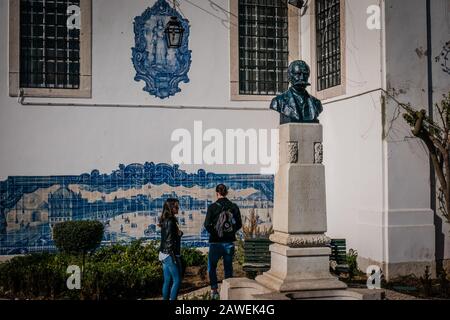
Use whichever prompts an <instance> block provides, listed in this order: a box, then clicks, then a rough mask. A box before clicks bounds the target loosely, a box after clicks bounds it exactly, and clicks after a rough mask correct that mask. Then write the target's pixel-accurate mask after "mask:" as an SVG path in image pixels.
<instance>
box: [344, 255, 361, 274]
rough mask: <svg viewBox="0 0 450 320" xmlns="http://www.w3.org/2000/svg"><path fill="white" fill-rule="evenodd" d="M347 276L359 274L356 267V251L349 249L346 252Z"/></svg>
mask: <svg viewBox="0 0 450 320" xmlns="http://www.w3.org/2000/svg"><path fill="white" fill-rule="evenodd" d="M347 264H348V277H349V278H350V279H353V278H354V277H355V276H356V275H358V274H359V269H358V251H356V250H354V249H350V250H349V251H348V254H347Z"/></svg>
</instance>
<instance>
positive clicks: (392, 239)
mask: <svg viewBox="0 0 450 320" xmlns="http://www.w3.org/2000/svg"><path fill="white" fill-rule="evenodd" d="M431 5H432V45H433V52H431V53H428V52H427V29H426V1H425V0H414V1H398V0H396V1H392V0H391V1H386V8H387V11H386V17H387V19H386V39H387V40H386V43H387V46H386V52H387V54H386V64H387V89H388V91H389V92H395V95H396V98H397V99H398V100H399V101H401V102H405V103H408V102H409V103H411V104H412V106H414V107H415V108H418V109H426V110H427V111H428V66H427V56H428V54H431V55H432V58H433V60H432V63H433V67H432V68H433V70H432V71H433V82H434V86H433V90H434V102H435V103H437V102H438V101H440V100H441V97H442V94H443V93H446V92H448V90H449V88H450V77H449V75H448V74H445V73H443V72H442V70H439V68H438V66H437V63H436V61H435V59H434V57H435V56H437V55H438V54H439V53H440V50H442V47H443V45H444V44H445V42H447V41H448V40H450V39H448V37H449V34H450V27H449V23H448V11H449V8H450V3H449V2H448V1H446V0H438V1H431ZM406 17H407V18H406ZM396 106H397V104H396V103H395V102H394V101H392V100H388V105H387V120H388V123H387V125H389V123H392V128H391V130H390V131H389V135H388V138H387V140H386V142H387V149H388V154H387V157H388V158H387V159H388V166H389V195H388V197H389V213H388V217H389V221H388V225H389V230H388V234H389V240H388V245H389V247H390V248H394V250H390V251H389V256H388V259H389V262H390V263H402V262H406V261H410V260H411V259H412V258H414V260H415V261H424V262H425V261H430V260H433V259H434V258H435V226H434V221H433V212H432V211H431V210H430V204H431V202H430V188H429V186H430V169H429V161H428V153H427V152H426V148H425V147H424V145H423V144H422V143H421V142H420V141H418V139H413V138H411V136H412V134H411V129H410V128H409V127H408V125H407V124H406V123H405V122H404V120H403V119H402V118H401V117H400V119H398V120H395V121H392V119H395V118H396V114H397V113H396V112H397V109H396ZM444 224H445V222H444ZM444 229H445V230H448V225H444ZM445 230H444V231H445ZM446 237H447V243H448V233H447V235H446ZM448 249H449V247H447V248H445V249H444V251H445V252H444V256H445V257H446V258H448V257H449V256H450V250H448Z"/></svg>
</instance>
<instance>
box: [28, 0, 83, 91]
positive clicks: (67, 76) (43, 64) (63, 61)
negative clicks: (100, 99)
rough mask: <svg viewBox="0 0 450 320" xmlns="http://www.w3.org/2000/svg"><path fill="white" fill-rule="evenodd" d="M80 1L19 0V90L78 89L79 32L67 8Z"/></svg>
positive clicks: (78, 4) (78, 3)
mask: <svg viewBox="0 0 450 320" xmlns="http://www.w3.org/2000/svg"><path fill="white" fill-rule="evenodd" d="M71 5H77V6H80V0H21V1H20V87H21V88H57V89H79V87H80V30H78V29H69V28H67V19H68V18H69V15H68V14H67V8H68V7H69V6H71Z"/></svg>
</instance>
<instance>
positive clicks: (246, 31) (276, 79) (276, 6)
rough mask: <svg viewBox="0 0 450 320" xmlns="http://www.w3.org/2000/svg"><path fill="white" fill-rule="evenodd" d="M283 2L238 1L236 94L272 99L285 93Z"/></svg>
mask: <svg viewBox="0 0 450 320" xmlns="http://www.w3.org/2000/svg"><path fill="white" fill-rule="evenodd" d="M287 6H288V5H287V1H280V0H240V1H239V70H240V71H239V93H240V94H246V95H275V94H279V93H281V92H283V91H285V90H287V88H288V86H289V83H288V81H287V76H286V75H287V67H288V53H289V51H288V34H289V32H288V14H287V12H288V7H287Z"/></svg>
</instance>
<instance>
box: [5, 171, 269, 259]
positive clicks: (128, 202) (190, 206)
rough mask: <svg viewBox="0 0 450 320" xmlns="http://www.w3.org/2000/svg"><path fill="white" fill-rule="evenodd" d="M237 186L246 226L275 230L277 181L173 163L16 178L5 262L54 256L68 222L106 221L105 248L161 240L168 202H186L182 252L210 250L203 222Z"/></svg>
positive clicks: (8, 207) (8, 186) (8, 189)
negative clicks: (220, 190) (253, 222)
mask: <svg viewBox="0 0 450 320" xmlns="http://www.w3.org/2000/svg"><path fill="white" fill-rule="evenodd" d="M219 183H225V184H226V185H228V186H229V187H230V196H229V198H230V199H231V200H232V201H234V202H235V203H237V204H238V205H239V206H240V208H241V212H242V215H243V219H244V221H245V220H246V217H249V216H250V215H251V214H254V215H256V217H257V222H258V224H259V225H260V226H262V227H264V228H270V226H271V223H272V212H273V194H274V179H273V176H270V175H253V174H215V173H208V172H205V171H204V170H199V171H198V172H196V173H187V172H186V171H183V170H180V169H179V167H178V166H176V165H174V166H172V165H168V164H154V163H145V164H143V165H142V164H132V165H129V166H125V165H120V166H119V169H118V170H115V171H114V172H112V173H111V174H101V173H100V172H99V171H98V170H94V171H92V172H91V173H90V174H82V175H80V176H49V177H9V178H8V179H7V180H6V181H2V182H0V255H13V254H22V253H31V252H42V251H53V250H55V247H54V243H53V240H52V227H53V226H54V225H55V224H57V223H59V222H64V221H72V220H99V221H101V222H102V223H103V224H104V226H105V237H104V244H109V243H116V242H130V241H133V240H137V239H143V240H158V239H159V237H160V231H159V228H158V227H157V224H158V216H159V215H160V213H161V208H162V206H163V203H164V201H165V200H166V199H167V198H172V197H175V198H178V199H179V200H180V207H181V209H180V214H179V222H180V225H181V228H182V230H183V232H184V234H185V236H184V237H183V245H184V246H191V247H204V246H206V244H207V240H208V233H207V232H206V231H205V230H204V228H203V222H204V218H205V215H206V210H207V207H208V205H210V204H211V203H213V202H214V201H215V192H214V191H215V186H216V185H217V184H219Z"/></svg>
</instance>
